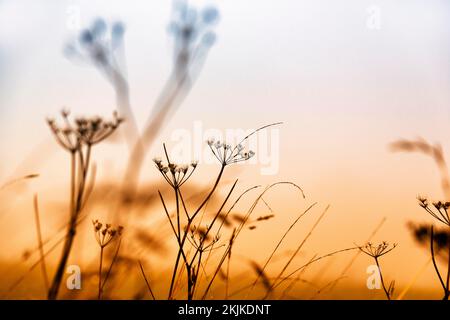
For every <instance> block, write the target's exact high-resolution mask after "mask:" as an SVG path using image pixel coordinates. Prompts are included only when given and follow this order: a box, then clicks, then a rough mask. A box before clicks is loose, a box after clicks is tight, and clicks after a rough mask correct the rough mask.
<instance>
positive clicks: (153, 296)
mask: <svg viewBox="0 0 450 320" xmlns="http://www.w3.org/2000/svg"><path fill="white" fill-rule="evenodd" d="M138 263H139V267H140V269H141V273H142V277H144V281H145V284H146V285H147V288H148V291H149V292H150V295H151V296H152V299H153V300H156V299H155V295H154V294H153V291H152V287H151V286H150V283H149V282H148V280H147V277H146V276H145V272H144V268H143V267H142V263H141V261H139V260H138Z"/></svg>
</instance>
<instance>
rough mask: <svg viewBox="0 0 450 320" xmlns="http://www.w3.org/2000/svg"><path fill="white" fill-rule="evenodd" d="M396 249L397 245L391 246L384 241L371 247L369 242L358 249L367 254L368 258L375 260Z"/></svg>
mask: <svg viewBox="0 0 450 320" xmlns="http://www.w3.org/2000/svg"><path fill="white" fill-rule="evenodd" d="M395 247H397V244H396V243H394V244H393V245H390V244H389V243H387V242H386V241H383V242H382V243H380V244H378V245H373V244H372V243H371V242H368V243H367V244H366V245H365V246H363V247H359V250H361V251H362V252H364V253H365V254H367V255H368V256H371V257H373V258H375V259H377V258H379V257H381V256H384V255H385V254H387V253H389V252H391V251H392V250H394V249H395Z"/></svg>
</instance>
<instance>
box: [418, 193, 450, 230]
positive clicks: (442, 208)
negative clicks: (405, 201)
mask: <svg viewBox="0 0 450 320" xmlns="http://www.w3.org/2000/svg"><path fill="white" fill-rule="evenodd" d="M417 199H418V201H419V206H421V207H422V208H423V209H425V211H426V212H428V213H429V214H430V215H431V216H432V217H433V218H435V219H437V220H439V221H440V222H442V223H443V224H446V225H447V226H449V227H450V217H449V212H448V211H449V208H450V202H442V201H437V202H433V203H432V204H431V205H430V204H429V202H428V200H427V199H426V198H424V197H420V196H419V197H418V198H417Z"/></svg>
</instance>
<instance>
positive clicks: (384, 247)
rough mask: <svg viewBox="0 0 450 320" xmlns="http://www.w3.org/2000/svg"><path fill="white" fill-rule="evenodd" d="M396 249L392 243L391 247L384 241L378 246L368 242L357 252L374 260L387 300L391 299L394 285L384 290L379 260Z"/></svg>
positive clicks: (392, 283)
mask: <svg viewBox="0 0 450 320" xmlns="http://www.w3.org/2000/svg"><path fill="white" fill-rule="evenodd" d="M396 247H397V244H396V243H394V244H393V245H389V243H387V242H386V241H383V242H382V243H380V244H378V245H373V244H372V243H370V242H368V243H367V244H366V245H365V246H363V247H359V250H361V252H363V253H365V254H366V255H368V256H369V257H372V258H373V259H374V260H375V263H376V264H377V268H378V272H379V274H380V280H381V285H382V287H383V290H384V293H385V294H386V297H387V299H388V300H391V299H392V295H393V293H394V284H395V282H394V281H392V282H391V283H390V284H389V287H388V288H386V285H385V283H384V278H383V273H382V272H381V267H380V262H379V259H380V258H381V257H382V256H384V255H386V254H388V253H389V252H391V251H392V250H394V249H395V248H396Z"/></svg>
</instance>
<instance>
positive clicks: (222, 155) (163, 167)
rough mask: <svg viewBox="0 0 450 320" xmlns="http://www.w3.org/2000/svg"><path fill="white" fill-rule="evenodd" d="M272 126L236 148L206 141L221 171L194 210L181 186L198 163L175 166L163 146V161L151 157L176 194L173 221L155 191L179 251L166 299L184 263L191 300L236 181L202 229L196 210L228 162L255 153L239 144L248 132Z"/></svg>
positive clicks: (171, 294) (214, 185)
mask: <svg viewBox="0 0 450 320" xmlns="http://www.w3.org/2000/svg"><path fill="white" fill-rule="evenodd" d="M272 125H276V124H271V125H267V126H264V127H261V128H259V129H257V130H255V131H253V132H252V133H251V134H249V135H247V136H246V137H245V138H244V139H242V140H241V142H240V143H238V144H237V145H236V146H235V147H232V146H231V145H229V144H227V143H223V142H221V141H215V140H213V139H211V140H208V142H207V143H208V146H209V147H210V150H211V152H212V153H213V155H214V156H215V157H216V159H217V160H218V161H219V163H220V170H219V173H218V175H217V178H216V180H215V182H214V184H213V186H212V188H211V189H210V191H209V192H208V194H207V195H206V197H205V198H204V199H203V201H202V202H201V204H200V205H199V206H198V207H197V209H196V210H195V211H193V212H189V210H188V208H187V205H186V202H185V200H184V197H183V192H182V191H183V190H182V189H183V188H182V187H183V185H184V184H185V183H186V182H187V181H188V180H189V178H190V177H191V176H192V174H193V173H194V171H195V170H196V168H197V165H198V164H197V162H192V163H191V164H190V165H178V164H175V163H173V162H172V161H171V160H170V158H169V155H168V153H167V150H166V147H165V145H164V152H165V158H166V161H165V162H164V161H163V160H162V159H160V158H156V159H154V162H155V165H156V168H157V169H158V170H159V172H160V173H161V174H162V176H163V177H164V179H165V180H166V181H167V183H168V184H169V185H170V186H171V188H172V189H173V192H174V196H175V206H176V213H175V221H173V219H172V218H171V216H170V214H169V211H168V209H167V206H166V201H165V200H164V198H163V196H162V194H161V192H158V193H159V196H160V199H161V202H162V204H163V207H164V211H165V213H166V216H167V218H168V220H169V223H170V226H171V229H172V231H173V233H174V236H175V238H176V240H177V244H178V254H177V258H176V260H175V264H174V270H173V274H172V278H171V282H170V288H169V294H168V299H173V296H174V288H175V284H176V278H177V275H178V272H179V265H180V262H182V263H183V264H184V268H185V270H186V275H187V288H188V289H187V290H188V292H187V298H188V300H192V299H193V298H194V294H195V290H196V288H197V285H198V279H199V272H200V269H201V268H202V267H204V265H203V264H202V259H203V258H204V253H205V252H207V251H209V250H213V249H214V245H215V244H216V243H217V242H218V241H219V239H220V234H215V235H211V233H212V229H213V227H214V226H215V224H216V222H219V223H220V222H221V221H223V220H221V218H220V215H221V213H222V212H223V208H224V207H225V205H226V203H227V201H228V200H229V198H230V196H231V194H232V193H233V190H234V188H235V186H236V184H237V180H236V181H235V182H234V184H233V186H232V187H231V189H230V190H229V191H228V193H227V196H226V197H225V199H224V200H223V202H222V203H221V206H220V208H219V209H218V210H217V212H215V213H214V215H213V218H212V219H211V220H210V221H209V222H208V224H207V225H206V226H205V228H203V227H202V226H201V225H200V224H201V223H202V218H203V216H201V218H200V219H196V218H198V217H199V213H200V212H201V210H202V209H203V208H204V207H205V206H206V204H207V203H208V201H209V200H210V199H211V197H212V196H213V194H214V193H215V191H216V189H217V187H218V185H219V182H220V180H221V178H222V176H223V173H224V170H225V168H226V167H227V166H228V165H231V164H234V163H238V162H243V161H246V160H248V159H250V158H251V157H253V156H254V155H255V153H254V152H253V151H248V152H247V151H244V149H245V148H244V146H243V144H242V143H243V142H244V141H246V140H247V139H248V138H249V137H250V136H251V135H253V134H255V133H257V132H258V131H259V130H262V129H264V128H267V127H269V126H272ZM183 220H184V221H186V225H185V226H184V227H182V221H183ZM188 244H190V245H191V246H190V250H188V248H186V247H187V245H188ZM188 252H191V254H190V255H189V254H188Z"/></svg>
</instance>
